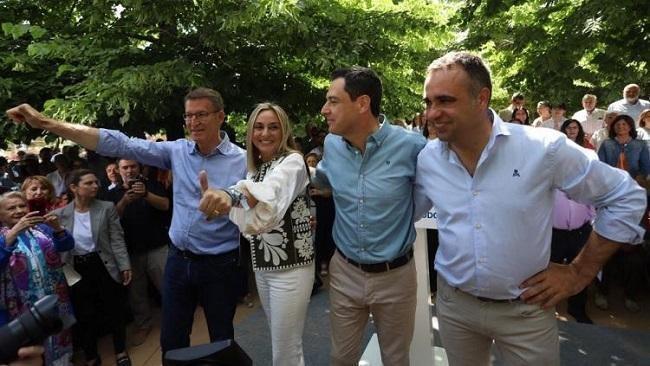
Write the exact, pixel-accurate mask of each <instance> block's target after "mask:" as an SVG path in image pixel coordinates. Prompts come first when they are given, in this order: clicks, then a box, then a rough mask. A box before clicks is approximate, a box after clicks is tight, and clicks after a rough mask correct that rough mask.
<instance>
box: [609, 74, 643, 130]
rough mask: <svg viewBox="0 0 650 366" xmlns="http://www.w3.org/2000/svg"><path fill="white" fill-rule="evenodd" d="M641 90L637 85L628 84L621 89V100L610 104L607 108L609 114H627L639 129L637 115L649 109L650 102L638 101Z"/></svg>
mask: <svg viewBox="0 0 650 366" xmlns="http://www.w3.org/2000/svg"><path fill="white" fill-rule="evenodd" d="M640 94H641V88H640V87H639V86H638V85H637V84H628V85H626V86H625V88H623V99H619V100H617V101H615V102H614V103H612V104H610V105H609V107H608V108H607V111H609V112H618V114H627V115H628V116H630V117H632V119H633V120H634V122H635V123H636V127H639V121H638V119H639V115H640V114H641V112H643V110H644V109H648V108H650V101H647V100H645V99H640V98H639V95H640Z"/></svg>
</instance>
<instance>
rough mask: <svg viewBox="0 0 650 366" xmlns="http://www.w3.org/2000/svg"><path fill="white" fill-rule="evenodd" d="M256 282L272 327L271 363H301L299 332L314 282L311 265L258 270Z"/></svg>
mask: <svg viewBox="0 0 650 366" xmlns="http://www.w3.org/2000/svg"><path fill="white" fill-rule="evenodd" d="M255 282H256V283H257V292H258V293H259V296H260V302H261V303H262V308H263V309H264V313H265V314H266V318H267V319H268V322H269V327H270V328H271V345H272V349H273V366H303V365H304V364H305V360H304V357H303V352H302V332H303V329H304V326H305V317H306V316H307V305H308V304H309V297H310V296H311V290H312V287H313V285H314V264H313V263H312V264H310V265H308V266H305V267H298V268H292V269H288V270H284V271H257V272H255Z"/></svg>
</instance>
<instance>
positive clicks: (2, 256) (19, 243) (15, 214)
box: [0, 192, 74, 364]
mask: <svg viewBox="0 0 650 366" xmlns="http://www.w3.org/2000/svg"><path fill="white" fill-rule="evenodd" d="M0 224H2V227H1V228H0V268H2V277H3V278H2V281H3V283H4V285H3V286H2V287H1V288H0V299H1V300H0V306H1V307H2V308H3V309H6V310H4V312H3V313H2V314H0V315H1V316H2V319H0V323H4V322H8V321H9V320H13V319H14V318H16V317H18V316H19V315H20V314H21V313H23V312H24V311H25V310H26V309H28V308H29V307H30V306H31V305H32V304H34V303H35V302H36V301H37V300H39V299H41V298H43V297H44V296H46V295H51V294H55V295H57V297H58V302H59V306H58V311H59V316H60V318H61V319H62V320H63V323H64V325H65V328H67V326H69V325H70V324H71V323H72V322H73V321H74V316H73V314H72V306H71V304H70V298H69V296H68V288H67V285H66V283H65V278H64V275H63V271H62V267H63V261H62V260H61V258H60V256H59V253H60V252H64V251H68V250H70V249H72V248H73V246H74V240H73V238H72V236H71V235H70V233H68V232H67V231H66V230H65V229H64V228H63V226H62V225H61V223H60V222H59V218H58V217H57V216H56V215H52V214H48V215H45V216H39V213H38V212H29V209H28V207H27V200H26V198H25V196H24V195H23V194H22V193H20V192H8V193H5V194H3V195H2V196H0ZM44 347H45V361H46V363H47V364H54V363H55V362H61V363H63V364H65V362H66V361H68V360H69V359H70V356H71V355H72V342H71V338H70V334H69V331H68V330H64V331H62V332H60V333H59V334H56V335H54V336H52V337H49V338H47V340H46V341H45V344H44Z"/></svg>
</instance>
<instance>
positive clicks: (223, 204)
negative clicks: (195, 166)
mask: <svg viewBox="0 0 650 366" xmlns="http://www.w3.org/2000/svg"><path fill="white" fill-rule="evenodd" d="M199 184H200V185H201V195H202V197H201V201H200V202H199V210H200V211H201V212H203V213H204V214H205V215H206V216H207V218H208V220H211V219H213V218H215V217H217V216H220V215H226V214H228V213H229V212H230V208H231V207H232V199H231V198H230V196H229V195H228V193H226V192H224V191H222V190H220V189H214V188H210V187H209V185H208V173H206V171H205V170H202V171H201V172H199Z"/></svg>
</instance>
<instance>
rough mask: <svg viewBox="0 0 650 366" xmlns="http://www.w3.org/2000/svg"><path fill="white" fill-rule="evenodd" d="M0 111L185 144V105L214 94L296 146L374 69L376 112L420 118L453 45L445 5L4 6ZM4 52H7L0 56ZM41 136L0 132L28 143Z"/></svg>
mask: <svg viewBox="0 0 650 366" xmlns="http://www.w3.org/2000/svg"><path fill="white" fill-rule="evenodd" d="M0 6H1V7H2V8H3V9H0V10H3V11H0V23H2V30H3V35H2V36H1V37H0V46H3V47H2V48H1V49H0V57H1V60H2V61H0V71H1V72H0V75H2V77H1V78H0V91H2V94H1V95H2V96H0V108H1V107H5V108H7V107H10V106H12V105H14V104H16V103H19V102H25V101H26V102H29V103H31V104H34V105H35V106H36V107H38V108H44V109H45V111H46V113H48V114H50V115H53V116H56V117H57V118H61V119H66V120H70V121H74V122H79V123H86V124H93V125H97V126H106V127H112V128H120V129H121V130H124V131H126V132H127V133H134V134H141V133H142V132H145V131H146V132H158V131H160V130H163V131H166V132H167V133H168V134H170V135H171V137H172V138H174V137H179V136H181V135H182V133H183V132H182V129H181V126H182V124H181V123H179V122H180V121H181V114H182V112H183V111H182V97H183V95H184V94H185V93H186V92H187V91H188V89H190V88H192V87H196V86H207V87H212V88H215V89H217V90H219V91H221V92H222V94H223V96H224V99H225V101H226V108H227V111H228V113H229V114H230V122H229V123H230V124H232V125H233V127H234V128H235V130H236V131H237V132H238V135H240V136H241V135H242V133H245V131H244V129H243V128H244V127H243V125H244V123H245V117H244V116H245V115H246V114H247V113H248V112H249V111H250V110H251V109H252V108H253V106H254V104H255V103H258V102H261V101H265V100H271V101H275V102H277V103H279V104H280V105H282V106H283V107H285V109H286V110H287V111H288V112H289V113H290V115H291V117H292V120H293V121H294V124H295V125H296V128H295V130H296V134H297V135H299V136H300V135H302V134H303V133H304V126H305V124H313V123H323V121H322V119H321V118H320V117H319V111H320V107H321V105H322V103H323V100H324V95H325V91H326V88H327V86H328V84H329V74H330V73H331V72H332V71H333V70H334V69H335V68H337V67H342V66H351V65H362V66H369V67H372V68H374V69H375V70H376V71H377V72H378V73H379V74H380V76H381V77H382V79H383V81H384V85H385V91H386V92H385V95H386V97H385V99H384V101H383V106H384V110H385V112H386V113H387V114H389V115H391V116H393V117H410V116H412V115H413V114H414V113H415V112H416V111H418V110H419V109H420V108H421V103H420V99H421V84H422V80H423V73H424V70H425V68H426V65H427V64H428V63H429V62H430V61H431V58H432V56H434V55H437V54H439V53H441V50H442V49H444V47H445V45H446V44H447V43H449V42H450V41H451V40H453V39H454V38H453V37H454V36H453V33H452V32H450V31H449V29H450V28H449V27H448V26H447V22H448V19H449V18H450V16H451V15H452V14H453V12H452V10H453V8H451V7H450V6H447V5H445V4H444V3H434V2H426V1H414V0H410V1H401V2H393V1H387V0H379V1H366V2H364V3H362V4H361V5H359V3H358V1H348V0H339V1H319V0H243V1H242V0H211V1H209V0H205V1H199V0H195V1H176V0H158V1H154V0H124V1H110V0H104V1H101V0H96V1H92V2H90V1H73V0H63V1H53V0H50V1H35V0H25V1H11V0H10V1H5V2H3V4H2V5H0ZM4 50H6V51H4ZM36 134H38V131H27V130H25V129H18V130H15V129H13V127H7V128H5V130H3V135H4V136H9V137H10V139H12V140H22V141H28V140H29V139H31V138H33V137H34V136H35V135H36Z"/></svg>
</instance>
